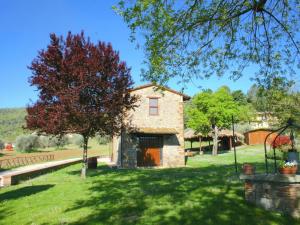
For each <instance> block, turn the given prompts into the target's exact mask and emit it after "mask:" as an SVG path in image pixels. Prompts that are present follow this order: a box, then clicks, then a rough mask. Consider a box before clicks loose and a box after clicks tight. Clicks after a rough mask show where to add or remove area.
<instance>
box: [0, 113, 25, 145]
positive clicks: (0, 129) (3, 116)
mask: <svg viewBox="0 0 300 225" xmlns="http://www.w3.org/2000/svg"><path fill="white" fill-rule="evenodd" d="M25 116H26V110H25V108H11V109H0V140H3V141H5V142H13V141H15V139H16V137H17V136H19V135H22V134H24V133H26V131H24V129H23V128H22V126H24V125H25Z"/></svg>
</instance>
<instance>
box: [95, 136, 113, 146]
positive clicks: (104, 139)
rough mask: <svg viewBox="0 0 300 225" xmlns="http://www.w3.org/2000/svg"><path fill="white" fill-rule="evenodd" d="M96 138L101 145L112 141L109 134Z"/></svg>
mask: <svg viewBox="0 0 300 225" xmlns="http://www.w3.org/2000/svg"><path fill="white" fill-rule="evenodd" d="M96 140H97V142H98V144H99V145H104V144H107V143H109V142H110V138H109V136H101V135H97V136H96Z"/></svg>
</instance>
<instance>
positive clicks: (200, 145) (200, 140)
mask: <svg viewBox="0 0 300 225" xmlns="http://www.w3.org/2000/svg"><path fill="white" fill-rule="evenodd" d="M202 154H203V152H202V139H201V137H200V136H199V155H202Z"/></svg>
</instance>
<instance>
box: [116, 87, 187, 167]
mask: <svg viewBox="0 0 300 225" xmlns="http://www.w3.org/2000/svg"><path fill="white" fill-rule="evenodd" d="M131 93H132V94H134V95H136V96H138V98H139V100H138V103H137V105H138V107H137V108H135V110H132V111H130V112H128V121H130V124H131V125H130V127H131V129H130V130H128V129H127V130H124V131H122V132H121V135H119V136H115V137H113V156H112V158H113V161H114V163H115V164H116V165H117V166H119V167H125V168H135V167H153V166H158V167H178V166H184V165H185V158H184V119H183V106H184V101H187V100H189V99H190V97H189V96H187V95H184V94H182V93H180V92H177V91H175V90H172V89H169V88H166V87H160V88H158V86H156V85H154V84H148V85H143V86H140V87H137V88H134V89H132V90H131Z"/></svg>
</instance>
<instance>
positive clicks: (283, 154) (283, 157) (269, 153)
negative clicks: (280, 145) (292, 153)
mask: <svg viewBox="0 0 300 225" xmlns="http://www.w3.org/2000/svg"><path fill="white" fill-rule="evenodd" d="M275 155H276V159H277V160H286V159H287V158H288V155H287V152H284V151H281V150H280V149H275ZM267 157H268V158H269V159H274V150H273V149H272V150H269V151H267Z"/></svg>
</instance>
